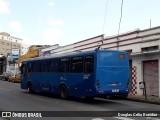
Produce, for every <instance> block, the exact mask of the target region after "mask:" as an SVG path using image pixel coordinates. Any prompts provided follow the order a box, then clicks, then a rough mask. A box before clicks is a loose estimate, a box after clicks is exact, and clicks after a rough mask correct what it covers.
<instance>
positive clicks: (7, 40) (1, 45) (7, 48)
mask: <svg viewBox="0 0 160 120" xmlns="http://www.w3.org/2000/svg"><path fill="white" fill-rule="evenodd" d="M21 44H22V39H20V38H17V37H13V36H11V35H10V34H9V33H6V32H1V33H0V54H3V55H4V56H5V57H7V56H8V55H9V54H10V53H11V52H12V49H15V48H16V49H19V50H20V48H21Z"/></svg>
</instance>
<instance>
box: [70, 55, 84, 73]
mask: <svg viewBox="0 0 160 120" xmlns="http://www.w3.org/2000/svg"><path fill="white" fill-rule="evenodd" d="M70 67H71V68H70V71H71V72H72V73H82V72H83V57H82V56H77V57H73V58H71V66H70Z"/></svg>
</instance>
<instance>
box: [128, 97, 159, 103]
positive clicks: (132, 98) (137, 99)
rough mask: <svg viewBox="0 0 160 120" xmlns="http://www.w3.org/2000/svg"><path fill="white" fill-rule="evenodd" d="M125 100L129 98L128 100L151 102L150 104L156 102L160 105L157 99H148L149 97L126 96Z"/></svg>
mask: <svg viewBox="0 0 160 120" xmlns="http://www.w3.org/2000/svg"><path fill="white" fill-rule="evenodd" d="M127 100H129V101H136V102H144V103H152V104H158V105H160V101H159V100H150V99H143V98H134V97H128V98H127Z"/></svg>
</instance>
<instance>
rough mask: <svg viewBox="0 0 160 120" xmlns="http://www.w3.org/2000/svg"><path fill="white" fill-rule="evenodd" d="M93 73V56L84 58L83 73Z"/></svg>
mask: <svg viewBox="0 0 160 120" xmlns="http://www.w3.org/2000/svg"><path fill="white" fill-rule="evenodd" d="M93 71H94V56H93V55H88V56H85V60H84V72H85V73H93Z"/></svg>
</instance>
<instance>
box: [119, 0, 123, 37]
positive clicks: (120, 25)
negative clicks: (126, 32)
mask: <svg viewBox="0 0 160 120" xmlns="http://www.w3.org/2000/svg"><path fill="white" fill-rule="evenodd" d="M122 15H123V0H122V2H121V16H120V20H119V27H118V36H119V32H120V29H121V21H122Z"/></svg>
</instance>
